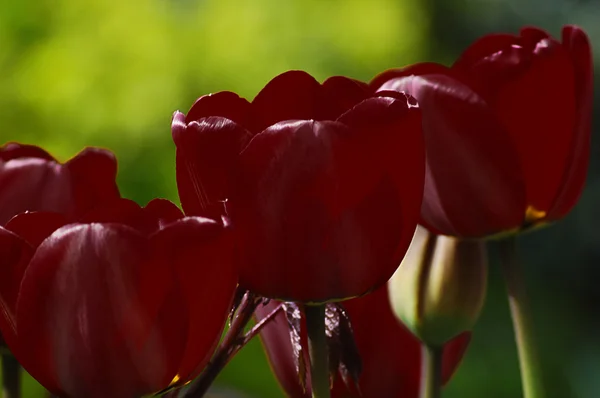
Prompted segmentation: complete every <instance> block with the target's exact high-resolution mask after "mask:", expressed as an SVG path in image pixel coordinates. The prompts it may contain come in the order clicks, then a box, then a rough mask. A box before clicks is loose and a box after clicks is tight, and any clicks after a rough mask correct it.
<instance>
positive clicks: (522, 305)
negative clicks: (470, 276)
mask: <svg viewBox="0 0 600 398" xmlns="http://www.w3.org/2000/svg"><path fill="white" fill-rule="evenodd" d="M500 258H501V262H502V270H503V273H504V279H505V283H506V289H507V292H508V302H509V304H510V312H511V316H512V321H513V327H514V332H515V339H516V341H517V350H518V353H519V364H520V368H521V382H522V383H523V397H524V398H544V397H546V394H545V391H544V383H543V376H542V368H541V366H540V361H539V357H538V352H537V347H536V344H535V336H534V332H533V322H532V321H533V319H532V317H531V314H530V310H529V303H528V301H527V293H526V289H525V281H524V278H523V272H522V268H521V267H520V266H519V264H518V261H517V245H516V239H515V238H514V237H510V238H507V239H504V240H502V241H500Z"/></svg>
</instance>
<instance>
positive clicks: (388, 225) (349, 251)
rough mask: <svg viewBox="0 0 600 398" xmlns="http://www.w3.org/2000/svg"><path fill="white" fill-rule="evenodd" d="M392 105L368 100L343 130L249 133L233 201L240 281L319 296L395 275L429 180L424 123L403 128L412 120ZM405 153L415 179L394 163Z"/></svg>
mask: <svg viewBox="0 0 600 398" xmlns="http://www.w3.org/2000/svg"><path fill="white" fill-rule="evenodd" d="M394 103H395V101H394V100H393V99H391V98H373V99H370V100H367V101H365V102H364V103H363V104H362V105H359V106H357V107H356V108H354V109H353V110H351V111H349V112H348V113H347V114H345V115H343V116H342V117H341V118H340V120H341V121H343V122H344V123H348V125H347V126H346V125H345V124H343V123H341V122H331V121H323V122H316V121H295V122H285V123H278V124H276V125H274V126H271V127H269V128H268V129H266V130H265V131H263V132H262V133H260V134H258V135H257V136H255V137H254V138H253V140H252V141H251V142H250V144H249V145H248V146H247V147H246V149H245V150H244V151H243V152H242V154H241V155H240V168H239V173H240V175H239V177H238V179H237V184H236V185H237V188H238V192H237V194H236V195H235V197H234V199H235V200H234V201H232V203H233V206H234V207H233V208H232V212H233V213H232V219H233V220H234V223H235V225H236V228H237V230H238V233H239V234H240V236H241V238H240V245H241V248H240V250H241V253H242V254H240V256H241V258H242V260H241V261H243V263H244V266H242V267H241V270H240V273H241V274H240V284H241V285H243V286H245V287H247V288H250V289H251V290H254V291H256V292H257V293H259V294H262V295H264V296H267V297H272V298H279V299H293V300H295V301H317V302H318V301H326V300H330V299H344V298H347V297H351V296H356V295H360V294H364V293H366V292H367V291H368V290H370V289H371V288H373V287H374V286H376V285H378V284H381V283H383V282H385V280H387V279H388V278H389V276H391V274H392V273H393V271H394V270H395V268H396V267H397V266H398V264H399V261H400V259H401V256H402V255H403V253H404V251H405V250H406V247H408V246H407V245H408V243H409V242H410V239H411V238H412V232H413V231H414V228H415V226H416V218H417V217H418V211H417V210H418V206H419V203H420V200H415V201H414V203H412V202H413V201H412V199H413V198H414V197H416V196H418V197H420V195H421V194H422V176H423V174H422V169H421V173H420V172H419V167H423V157H422V156H423V152H422V148H423V145H422V142H421V141H420V140H421V137H420V134H419V128H418V126H419V125H418V122H417V120H418V119H414V120H413V123H412V127H409V128H407V131H403V129H404V128H405V127H408V126H409V125H410V123H407V122H406V120H404V114H403V112H401V111H398V109H397V108H396V106H395V105H393V104H394ZM396 105H397V106H398V107H399V108H401V107H404V108H406V104H403V105H400V103H398V104H396ZM404 108H402V109H404ZM351 112H352V113H351ZM415 113H416V111H415ZM404 123H406V124H404ZM413 128H414V130H412V131H411V129H413ZM407 151H414V153H413V154H410V155H408V158H407V159H410V160H415V159H418V160H419V161H420V162H419V161H417V162H416V163H415V164H412V163H411V166H410V167H411V168H413V173H414V176H410V177H407V176H406V175H407V171H406V170H403V166H405V165H404V164H403V163H402V162H404V161H405V160H400V161H399V160H398V159H402V157H399V156H398V153H402V154H404V153H408V152H407ZM419 154H420V155H419ZM419 156H420V158H419ZM406 161H407V164H408V160H406ZM419 178H420V179H421V180H420V181H418V182H417V183H416V184H415V183H414V181H415V180H419ZM404 184H406V186H404ZM400 187H402V192H399V190H400ZM413 190H414V192H413ZM413 194H414V195H413ZM404 197H405V198H406V202H404V201H403V200H404ZM405 205H406V209H403V206H405ZM411 210H412V211H413V213H414V214H410V215H409V214H408V213H409V212H410V211H411ZM404 211H406V213H404ZM404 216H406V219H403V217H404ZM411 225H412V230H411V231H410V232H409V233H406V236H405V232H406V231H405V229H404V228H406V229H407V230H408V229H411ZM404 241H406V242H404ZM282 264H285V267H282Z"/></svg>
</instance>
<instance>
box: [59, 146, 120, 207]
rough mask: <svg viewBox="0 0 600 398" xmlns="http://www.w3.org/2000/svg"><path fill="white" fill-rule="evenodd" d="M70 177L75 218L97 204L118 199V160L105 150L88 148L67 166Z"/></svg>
mask: <svg viewBox="0 0 600 398" xmlns="http://www.w3.org/2000/svg"><path fill="white" fill-rule="evenodd" d="M65 167H66V168H67V169H68V170H69V172H70V175H71V184H72V194H73V201H74V204H75V216H76V217H77V216H79V215H82V214H85V213H86V212H87V211H89V210H90V209H92V208H94V207H95V206H97V205H98V204H101V203H104V202H107V201H110V200H113V199H118V198H119V197H120V196H121V195H120V193H119V188H118V187H117V183H116V177H117V159H116V158H115V155H114V154H113V153H112V152H110V151H108V150H105V149H100V148H85V149H84V150H83V151H81V152H79V153H78V154H77V155H76V156H75V157H74V158H72V159H70V160H69V161H68V162H67V163H65Z"/></svg>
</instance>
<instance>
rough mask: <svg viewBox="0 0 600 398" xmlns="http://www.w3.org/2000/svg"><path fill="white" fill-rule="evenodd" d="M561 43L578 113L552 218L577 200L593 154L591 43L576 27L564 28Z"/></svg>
mask: <svg viewBox="0 0 600 398" xmlns="http://www.w3.org/2000/svg"><path fill="white" fill-rule="evenodd" d="M562 43H563V46H564V47H565V49H566V50H567V52H568V53H569V57H570V59H571V62H572V63H573V69H574V74H575V105H576V112H577V114H576V122H575V132H574V136H573V142H572V144H571V148H570V152H569V158H568V160H567V169H566V171H565V174H564V176H563V180H562V182H561V184H560V186H561V190H560V191H559V194H558V196H557V197H556V198H555V200H554V203H553V205H552V209H551V210H550V212H549V213H548V218H549V219H557V218H560V217H563V216H564V215H566V213H567V212H568V211H569V210H571V208H572V207H573V206H574V205H575V203H576V202H577V199H578V198H579V196H580V195H581V191H582V189H583V186H584V184H585V178H586V175H587V169H588V164H589V154H590V138H591V134H590V133H591V120H592V97H593V90H594V84H593V65H592V50H591V44H590V41H589V38H588V37H587V35H586V34H585V32H584V31H583V30H581V29H580V28H578V27H576V26H565V27H564V28H563V37H562Z"/></svg>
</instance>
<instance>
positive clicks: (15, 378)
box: [2, 353, 21, 398]
mask: <svg viewBox="0 0 600 398" xmlns="http://www.w3.org/2000/svg"><path fill="white" fill-rule="evenodd" d="M20 377H21V365H19V363H18V362H17V360H16V359H15V357H14V356H13V355H12V354H11V353H3V354H2V381H3V384H4V385H3V386H2V397H3V398H19V397H20V396H21V380H20Z"/></svg>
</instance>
